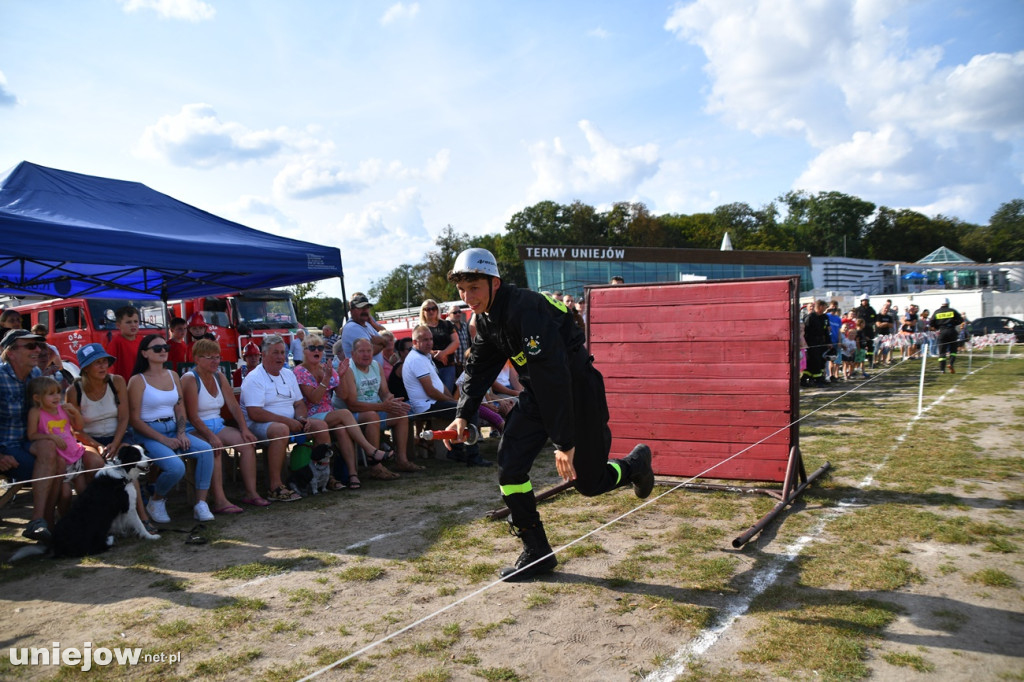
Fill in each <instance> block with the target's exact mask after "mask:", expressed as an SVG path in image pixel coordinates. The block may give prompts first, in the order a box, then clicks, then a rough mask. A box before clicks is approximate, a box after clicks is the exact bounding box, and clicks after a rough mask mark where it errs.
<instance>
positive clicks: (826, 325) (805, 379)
mask: <svg viewBox="0 0 1024 682" xmlns="http://www.w3.org/2000/svg"><path fill="white" fill-rule="evenodd" d="M825 305H826V304H825V301H821V300H818V301H815V302H814V307H813V309H812V310H811V312H810V314H809V315H807V319H806V320H804V341H806V342H807V369H805V370H804V373H803V376H801V377H800V385H801V386H811V385H814V386H819V387H820V386H827V385H828V384H827V382H826V381H825V377H824V374H823V372H824V369H825V352H826V351H828V350H829V349H831V348H832V325H831V323H830V322H829V321H828V315H826V314H825Z"/></svg>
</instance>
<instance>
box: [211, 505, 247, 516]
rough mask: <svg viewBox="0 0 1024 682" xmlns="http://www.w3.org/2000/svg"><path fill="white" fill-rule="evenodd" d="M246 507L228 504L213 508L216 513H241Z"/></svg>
mask: <svg viewBox="0 0 1024 682" xmlns="http://www.w3.org/2000/svg"><path fill="white" fill-rule="evenodd" d="M243 511H245V510H244V509H242V508H241V507H239V506H238V505H237V504H227V505H225V506H223V507H219V508H217V509H214V510H213V513H214V514H241V513H242V512H243Z"/></svg>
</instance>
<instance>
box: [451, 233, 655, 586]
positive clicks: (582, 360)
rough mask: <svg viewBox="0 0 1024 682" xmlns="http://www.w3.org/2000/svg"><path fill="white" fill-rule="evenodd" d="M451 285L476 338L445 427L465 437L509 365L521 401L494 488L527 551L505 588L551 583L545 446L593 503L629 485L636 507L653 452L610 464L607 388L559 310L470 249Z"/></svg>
mask: <svg viewBox="0 0 1024 682" xmlns="http://www.w3.org/2000/svg"><path fill="white" fill-rule="evenodd" d="M448 281H449V282H452V283H453V284H455V286H456V287H457V288H458V290H459V297H460V298H461V299H462V300H463V302H464V303H466V305H468V306H469V308H470V309H471V310H472V311H473V313H474V314H475V315H476V329H477V335H476V338H475V339H474V340H473V344H472V346H471V350H470V355H469V359H468V360H467V361H466V381H465V383H464V384H463V387H462V395H461V397H460V398H459V404H458V407H457V408H456V412H455V414H456V419H455V421H453V422H452V424H451V425H450V426H449V427H448V428H449V429H454V430H456V431H457V432H458V433H459V434H460V436H461V435H462V434H463V433H465V431H466V427H467V425H468V423H469V421H470V420H471V419H472V417H473V416H474V415H475V414H476V411H477V408H478V407H479V406H480V402H481V401H482V400H483V398H484V396H485V395H486V394H487V391H488V389H489V388H490V387H491V385H492V384H493V383H494V380H495V379H496V378H497V377H498V373H499V372H500V371H501V369H502V368H503V367H504V366H505V363H506V361H508V360H511V361H512V362H513V364H514V365H515V367H516V371H517V372H518V373H519V380H520V382H521V383H522V384H523V391H522V392H521V393H520V394H519V403H518V404H517V405H516V406H515V407H513V408H512V412H511V413H509V416H508V420H507V421H506V422H505V430H504V431H503V432H502V435H501V442H500V443H499V444H498V465H499V467H500V469H499V471H498V484H499V488H500V489H501V495H502V499H503V500H504V501H505V504H506V505H508V508H509V510H510V511H511V512H512V513H511V517H510V523H511V525H512V531H513V534H515V535H517V536H518V537H519V538H520V539H521V540H522V542H523V553H522V554H520V555H519V558H518V559H517V560H516V562H515V565H514V566H511V567H508V568H503V569H502V570H501V571H500V573H499V574H500V575H501V577H502V578H504V579H505V580H508V581H516V580H523V579H526V578H529V577H531V576H534V575H537V574H540V573H546V572H548V571H551V570H552V569H554V567H555V566H556V565H557V564H558V560H557V559H556V558H555V555H554V553H553V552H552V550H551V545H549V544H548V539H547V536H546V534H545V533H544V526H543V524H542V523H541V520H540V514H538V513H537V500H536V497H535V496H534V493H533V484H532V483H531V482H530V469H531V468H532V467H533V462H534V460H536V458H537V456H538V455H539V454H540V451H541V448H543V447H544V444H545V443H546V442H547V441H548V438H549V437H550V439H551V441H552V442H553V443H554V445H555V467H556V468H557V469H558V473H559V475H561V476H562V478H563V479H565V480H566V481H574V483H575V486H576V490H577V491H578V492H579V493H580V494H582V495H586V496H588V497H592V496H594V495H600V494H602V493H605V492H608V491H609V490H612V489H614V488H617V487H619V486H623V485H632V486H633V490H634V492H635V493H636V495H637V497H640V498H645V497H647V496H648V495H650V494H651V490H652V489H653V488H654V471H653V470H652V469H651V449H650V448H649V447H647V446H646V445H643V444H639V445H637V446H636V447H634V448H633V451H632V452H631V453H630V454H629V455H628V456H627V457H625V458H623V459H609V457H608V455H609V453H610V452H611V447H612V432H611V429H609V428H608V419H609V417H608V404H607V401H606V400H605V393H604V378H603V377H602V376H601V373H600V372H598V371H597V370H596V369H595V368H594V365H593V357H591V355H590V353H589V352H588V350H587V347H586V345H585V344H584V341H585V340H586V338H585V335H584V333H583V330H582V329H580V328H579V327H577V326H576V322H575V321H574V320H573V317H572V315H571V314H570V313H569V310H568V308H566V307H565V304H564V303H562V301H559V300H555V299H553V298H551V297H550V296H543V295H541V294H538V293H536V292H534V291H529V290H527V289H518V288H516V287H514V286H512V285H511V284H505V283H503V282H502V281H501V276H500V275H499V274H498V264H497V261H496V260H495V258H494V255H493V254H492V253H491V252H490V251H487V250H486V249H480V248H472V249H467V250H465V251H463V252H462V253H460V254H459V255H458V257H457V258H456V259H455V265H454V267H453V268H452V271H451V272H449V273H448Z"/></svg>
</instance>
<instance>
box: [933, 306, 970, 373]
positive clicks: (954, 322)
mask: <svg viewBox="0 0 1024 682" xmlns="http://www.w3.org/2000/svg"><path fill="white" fill-rule="evenodd" d="M963 323H964V318H963V317H962V316H961V315H960V313H958V312H957V311H956V310H954V309H953V308H950V307H949V299H948V298H944V299H942V306H941V307H940V308H939V309H938V310H936V311H935V314H934V315H932V322H931V326H932V329H937V330H938V331H939V371H940V372H945V371H946V355H947V354H948V355H949V373H950V374H956V369H954V368H953V365H954V364H955V363H956V349H957V347H958V346H959V345H960V325H962V324H963Z"/></svg>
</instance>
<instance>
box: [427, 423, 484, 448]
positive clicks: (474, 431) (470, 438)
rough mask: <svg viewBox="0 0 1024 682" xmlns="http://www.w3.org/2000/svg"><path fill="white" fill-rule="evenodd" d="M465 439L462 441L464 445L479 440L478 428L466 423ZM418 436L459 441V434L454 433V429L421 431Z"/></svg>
mask: <svg viewBox="0 0 1024 682" xmlns="http://www.w3.org/2000/svg"><path fill="white" fill-rule="evenodd" d="M466 435H467V437H466V440H465V441H462V442H464V443H465V444H466V445H473V444H474V443H476V442H477V441H478V440H480V429H478V428H477V427H475V426H473V425H472V424H468V425H467V426H466ZM420 438H422V439H423V440H453V441H455V442H459V434H458V433H456V431H455V429H452V430H450V431H421V432H420Z"/></svg>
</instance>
